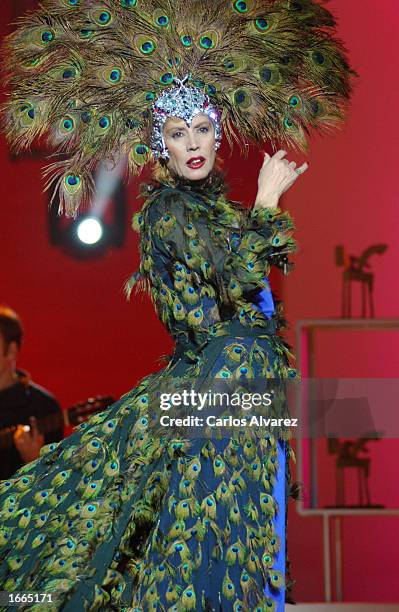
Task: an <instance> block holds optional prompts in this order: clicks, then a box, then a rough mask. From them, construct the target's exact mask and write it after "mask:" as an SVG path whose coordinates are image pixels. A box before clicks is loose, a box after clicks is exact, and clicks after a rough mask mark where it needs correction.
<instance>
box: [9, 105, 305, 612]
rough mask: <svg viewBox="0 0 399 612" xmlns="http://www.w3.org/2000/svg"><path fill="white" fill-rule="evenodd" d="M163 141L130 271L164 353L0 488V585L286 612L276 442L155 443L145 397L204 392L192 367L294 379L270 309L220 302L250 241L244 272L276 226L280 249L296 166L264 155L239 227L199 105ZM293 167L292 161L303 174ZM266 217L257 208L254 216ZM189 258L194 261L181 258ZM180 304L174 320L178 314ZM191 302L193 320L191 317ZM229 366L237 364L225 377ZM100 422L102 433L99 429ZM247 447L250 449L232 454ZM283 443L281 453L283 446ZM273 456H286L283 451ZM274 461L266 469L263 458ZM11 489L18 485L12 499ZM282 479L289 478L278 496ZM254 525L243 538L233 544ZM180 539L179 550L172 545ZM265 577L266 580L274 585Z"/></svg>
mask: <svg viewBox="0 0 399 612" xmlns="http://www.w3.org/2000/svg"><path fill="white" fill-rule="evenodd" d="M163 135H164V142H165V145H166V147H167V149H168V152H169V159H168V161H167V166H166V167H167V169H168V178H169V180H168V181H167V182H164V183H161V184H159V185H157V186H152V192H151V197H150V198H149V199H148V200H147V202H146V204H145V205H144V207H143V210H142V212H141V213H138V214H137V215H136V221H137V223H138V225H139V227H140V229H141V249H142V270H143V275H144V276H145V277H146V278H148V279H150V282H151V284H152V292H153V297H154V299H155V302H156V303H157V306H158V309H159V311H160V312H159V313H160V316H161V318H162V320H163V321H164V322H165V323H166V324H167V325H168V328H169V330H170V331H171V333H173V335H174V336H175V337H176V339H177V344H176V350H175V355H174V357H173V358H172V361H171V363H170V364H169V366H168V367H167V368H165V369H164V370H161V371H160V372H158V373H157V374H155V375H152V376H150V377H148V378H147V379H144V380H143V381H142V383H141V385H140V386H139V387H138V388H137V389H135V390H133V391H131V392H130V393H129V394H128V395H127V396H125V397H124V398H123V399H122V400H121V401H120V402H119V403H118V404H116V405H115V406H113V407H112V408H110V409H108V410H107V411H106V412H103V413H101V414H100V415H98V416H95V417H93V418H91V419H90V420H89V422H88V423H85V424H84V425H83V426H81V427H80V428H79V431H78V432H76V433H75V434H73V435H72V436H71V437H70V438H68V439H66V440H64V441H63V442H62V443H61V444H59V445H51V446H50V447H48V448H47V453H46V454H44V455H43V456H42V458H41V459H40V460H39V461H38V462H34V463H32V464H30V465H29V466H27V468H25V469H24V470H22V472H19V475H18V476H17V478H16V479H15V480H14V481H12V480H11V481H8V482H5V483H3V485H2V492H3V497H4V495H6V494H7V493H8V489H12V490H13V491H14V493H13V495H11V496H8V495H7V497H6V498H5V500H6V502H5V506H4V508H5V510H4V512H3V515H2V518H3V521H4V522H3V525H4V530H3V538H6V540H7V544H6V550H7V546H8V545H9V544H8V542H9V541H11V540H13V542H14V544H15V543H17V549H18V550H17V551H16V550H15V549H14V550H13V549H8V557H7V559H8V563H7V564H4V566H3V570H2V575H3V578H2V585H3V588H4V589H5V590H9V591H10V590H12V591H16V590H18V591H20V590H25V591H32V590H34V591H35V592H45V593H51V592H57V593H59V592H60V591H65V599H64V598H63V597H61V595H59V596H58V598H57V601H56V604H55V605H56V608H55V609H65V610H69V609H71V610H72V608H73V607H75V609H76V606H77V605H78V606H82V609H83V602H84V603H86V602H89V603H90V606H91V608H90V609H120V608H118V606H121V605H122V603H121V602H124V603H125V605H126V606H128V605H130V602H131V601H132V604H131V605H133V608H134V609H137V610H139V609H143V610H146V609H176V610H180V609H181V610H184V609H187V610H190V609H192V610H196V609H198V610H201V609H203V610H220V609H222V610H229V609H231V610H250V609H251V610H252V609H253V610H263V609H264V610H266V609H276V610H277V609H279V608H280V609H283V606H284V603H283V602H284V598H283V597H282V595H283V594H284V576H283V574H282V573H281V572H279V571H278V570H277V571H276V570H273V568H274V565H275V563H274V561H275V557H276V556H277V554H278V552H279V550H280V543H279V539H280V538H279V536H278V535H277V533H276V529H275V524H274V522H273V519H274V517H275V515H276V513H277V506H276V504H275V501H274V499H273V484H274V482H273V481H274V477H273V472H274V474H277V471H278V461H277V455H278V447H277V441H276V440H274V439H273V437H272V436H270V437H269V436H268V435H267V434H265V433H263V435H262V436H261V440H262V442H260V441H258V442H257V443H256V444H255V438H254V436H253V435H252V434H251V433H250V432H249V431H246V430H245V428H244V429H243V430H240V431H241V433H240V435H238V434H237V433H234V435H233V436H231V437H230V438H228V437H227V435H226V436H225V438H224V439H223V440H221V441H218V440H211V438H202V437H199V434H198V435H196V434H195V433H194V435H193V436H192V437H191V439H187V438H186V439H184V438H181V440H183V441H176V439H173V438H172V440H171V439H170V436H168V435H165V436H164V438H165V440H164V441H162V436H158V438H157V437H155V434H154V433H153V432H151V428H150V427H149V426H148V423H147V422H146V421H147V419H148V416H149V410H148V407H147V398H148V397H150V396H151V393H152V391H154V392H155V391H157V390H158V389H159V387H160V384H161V380H162V379H165V380H166V383H167V384H168V385H170V384H171V378H172V379H176V380H179V381H181V380H182V379H187V381H188V382H189V383H190V385H192V387H195V388H197V389H198V390H199V391H200V390H201V389H202V390H204V389H205V390H206V391H207V390H208V388H209V378H208V381H207V383H206V384H207V386H205V387H204V383H202V384H198V381H199V380H202V379H203V378H204V369H206V370H208V371H210V378H211V379H212V378H219V377H221V376H222V377H228V376H229V375H231V376H233V375H234V376H235V378H236V379H238V380H239V379H241V381H242V379H246V378H248V377H250V376H251V377H252V378H253V377H255V376H259V377H260V376H267V377H282V376H283V377H287V376H292V374H293V373H294V371H293V370H292V369H290V367H289V363H288V359H287V357H288V356H289V352H288V349H287V347H286V345H285V344H284V343H283V341H282V340H281V339H280V338H279V337H278V336H277V335H275V330H276V319H275V318H271V319H267V318H266V317H265V316H264V315H263V314H262V312H261V311H257V312H256V317H257V321H256V322H257V324H256V325H255V326H253V321H251V315H252V314H253V313H252V312H251V308H249V309H248V310H247V312H246V313H245V315H242V314H240V312H239V307H243V306H244V308H245V307H248V306H250V307H252V305H251V304H250V303H249V302H247V301H246V299H245V297H244V298H243V296H242V295H239V293H236V294H234V292H233V294H232V297H231V298H230V299H228V300H227V301H226V300H224V303H223V302H222V297H223V293H224V292H223V293H222V291H221V290H220V289H219V287H220V285H222V286H223V288H224V289H225V290H226V291H227V292H228V291H229V288H230V292H231V286H232V280H233V279H235V281H236V285H237V286H238V284H239V279H240V280H241V284H242V289H243V291H244V292H248V291H253V290H254V289H257V288H258V285H259V283H260V281H261V277H260V276H259V272H254V273H252V275H251V274H250V273H248V272H246V271H245V270H244V276H243V275H242V270H241V269H240V268H242V265H243V263H242V262H243V257H245V253H246V252H248V246H246V247H245V248H244V247H243V246H242V245H243V244H246V241H248V239H250V240H253V239H254V240H256V242H257V253H256V258H255V259H254V260H253V261H254V263H255V267H256V264H257V261H256V259H257V258H258V257H259V258H260V259H261V258H262V257H268V256H270V255H271V252H272V250H273V247H272V243H271V242H272V241H271V239H272V237H276V235H279V236H280V238H281V242H280V246H279V249H281V248H282V247H284V244H285V243H287V244H289V245H290V248H291V247H292V246H293V245H292V241H291V238H290V236H291V232H290V231H289V230H290V229H291V228H292V223H291V221H290V218H289V215H288V214H287V213H282V212H281V211H280V210H279V209H278V208H277V207H276V205H277V203H278V199H279V197H280V195H281V193H283V191H285V190H286V189H287V188H288V187H289V186H290V185H292V184H293V182H294V181H295V180H296V179H297V178H298V176H299V173H298V170H299V169H298V170H297V171H296V172H295V164H294V163H291V164H290V163H288V161H286V160H284V152H282V151H279V152H278V153H276V154H275V155H274V156H273V157H272V158H268V156H266V155H265V161H264V164H263V167H262V169H261V172H260V176H259V190H258V196H257V199H256V205H255V208H254V213H253V214H254V220H253V221H251V222H250V223H248V221H246V222H244V223H243V217H244V214H243V211H241V210H239V209H237V208H235V207H234V205H232V204H231V203H229V202H228V201H226V200H225V198H224V194H223V191H224V187H223V183H222V179H221V176H220V175H219V174H218V173H217V172H215V171H214V164H215V157H216V147H215V145H216V143H215V128H214V124H213V122H212V120H211V119H210V118H209V117H208V115H206V114H203V113H199V114H197V115H196V116H195V117H194V118H193V121H192V123H191V125H190V126H188V125H187V124H186V123H185V122H184V121H183V120H182V119H177V118H168V119H167V121H166V123H165V127H164V131H163ZM196 160H198V163H197V161H196ZM306 168H307V164H304V165H303V166H302V167H301V171H305V170H306ZM168 183H169V184H168ZM172 183H173V184H174V186H173V187H172V186H171V185H172ZM263 211H264V212H266V213H267V214H269V215H270V216H269V217H267V218H266V220H265V221H263V223H262V221H261V218H259V214H261V215H262V214H264V213H263ZM167 217H169V218H167ZM166 218H167V219H166ZM165 219H166V221H165ZM172 219H174V220H175V221H174V223H171V220H172ZM251 223H252V224H253V225H254V226H255V224H256V227H257V229H256V230H254V229H251ZM276 224H277V225H276ZM279 224H280V225H279ZM281 224H283V225H281ZM165 225H166V227H165ZM218 226H219V228H223V233H222V240H220V239H219V238H218V237H217V235H218V232H216V235H215V230H217V229H218ZM246 227H248V229H246ZM277 228H278V229H277ZM276 229H277V232H276ZM233 234H239V239H238V243H239V244H237V246H235V247H234V246H233V247H229V248H227V247H226V246H225V244H226V243H231V241H232V240H234V238H233ZM255 234H256V235H255ZM193 241H194V243H195V244H193ZM236 241H237V238H236ZM197 243H198V244H197ZM186 248H187V250H186ZM190 254H192V255H193V258H195V259H196V261H197V263H196V264H192V263H191V264H190V266H188V265H187V264H186V262H187V259H188V260H190V257H189V258H188V257H187V256H188V255H190ZM228 258H229V259H231V258H233V261H232V263H231V267H230V266H226V259H228ZM149 260H151V261H152V265H151V268H148V265H147V262H148V261H149ZM205 262H206V263H208V264H209V266H208V267H204V263H205ZM261 268H262V270H264V265H262V267H261ZM232 270H234V273H232ZM183 275H184V277H185V279H184V281H183V279H182V278H181V277H182V276H183ZM194 275H195V280H194ZM190 277H191V278H190ZM218 283H219V284H218ZM190 289H192V290H193V291H192V293H190ZM236 290H237V288H236ZM163 293H164V295H163V297H162V298H161V295H162V294H163ZM159 298H161V299H159ZM178 305H181V311H184V312H185V315H183V316H181V315H179V316H178V318H176V317H175V316H174V315H173V311H174V310H176V307H177V306H178ZM222 307H223V308H222ZM222 310H223V314H222ZM199 312H200V313H201V319H202V321H201V324H197V323H196V317H195V315H196V314H197V313H199ZM188 321H194V322H195V326H192V325H191V326H190V325H188V324H187V323H188ZM236 336H238V338H236ZM240 369H241V370H242V371H243V373H242V374H241V373H240V375H239V376H237V372H239V370H240ZM245 369H247V370H248V371H247V372H245ZM249 371H251V375H250V374H249ZM196 379H197V380H196ZM150 412H151V411H150ZM152 412H155V413H156V409H155V410H154V408H153V410H152ZM154 418H156V415H155V417H154ZM140 423H141V426H140ZM107 430H109V434H110V435H109V436H106V437H105V435H104V433H105V432H107ZM144 432H148V433H144ZM107 433H108V432H107ZM164 433H165V434H167V432H164ZM232 443H234V445H235V446H234V447H233V444H232ZM245 444H251V447H250V448H248V449H247V451H246V452H245V453H244V450H243V447H244V445H245ZM175 447H176V448H175ZM282 448H283V447H282ZM284 452H286V453H287V455H288V457H289V455H290V450H289V447H288V444H287V447H286V450H285V451H284ZM280 456H281V457H282V458H283V460H284V459H285V458H284V457H283V453H282V449H280ZM271 460H275V466H273V471H272V470H270V468H269V467H268V465H267V463H268V462H269V463H270V461H271ZM257 461H258V462H259V463H260V464H262V465H261V467H259V469H257V470H256V475H255V476H251V478H248V477H247V476H246V473H247V470H248V469H251V466H254V465H255V464H256V462H257ZM218 462H219V463H220V465H218ZM196 466H197V468H198V471H199V473H200V474H199V476H198V477H195V472H193V470H194V468H195V467H196ZM283 467H284V464H283ZM148 468H150V471H149V472H148ZM149 473H150V475H147V474H149ZM288 475H289V471H288V470H287V477H288ZM280 478H281V476H280ZM236 480H237V481H238V482H237V483H235V481H236ZM262 483H263V484H262ZM21 487H22V495H21V494H19V495H18V494H16V493H15V490H16V489H17V490H19V489H20V488H21ZM92 487H94V488H93V489H92ZM143 487H145V490H144V491H143ZM289 487H290V482H289V480H288V481H287V495H288V493H289ZM77 493H78V496H77ZM19 497H21V501H20V503H19ZM22 500H23V501H22ZM47 500H48V501H47ZM208 503H211V504H214V505H215V507H216V509H215V510H212V506H210V507H209V508H208V506H207V504H208ZM249 505H250V507H249ZM22 506H23V508H24V510H23V511H22V512H21V510H22ZM25 514H26V516H25ZM5 516H7V518H6V519H5ZM283 520H284V522H285V516H284V517H283ZM50 525H51V527H50ZM262 529H265V530H266V531H265V532H264V533H261V531H262ZM252 531H254V533H255V535H254V536H253V538H252V543H251V544H250V545H245V542H248V538H250V537H251V535H250V534H251V532H252ZM8 533H9V538H7V535H8ZM183 533H184V537H182V534H183ZM16 534H17V537H16ZM41 539H43V542H42V541H41ZM46 542H47V543H46ZM19 543H20V544H19ZM3 544H4V540H3ZM94 546H95V548H96V550H93V547H94ZM180 546H181V547H183V549H182V551H180V550H176V549H178V548H179V547H180ZM32 547H33V548H35V549H36V550H35V552H34V554H32ZM69 547H70V549H69ZM235 548H238V549H239V550H237V551H235ZM69 550H70V551H69ZM66 553H67V554H66ZM265 555H266V557H267V560H266V561H265V559H263V560H262V556H263V557H265ZM232 556H233V557H234V563H233V559H232V558H231V557H232ZM60 564H61V565H60ZM160 567H161V568H162V570H161V569H160ZM280 567H282V568H283V567H284V560H282V563H281V561H280ZM93 571H94V574H93V575H91V574H92V572H93ZM32 572H34V574H31V573H32ZM147 572H148V575H149V577H148V578H147V577H146V576H147ZM30 575H31V576H32V578H33V582H29V577H30ZM85 577H87V578H85ZM89 577H90V578H89ZM21 578H22V579H23V580H22V582H21ZM273 578H277V579H278V584H276V585H275V586H274V585H273V582H272V580H273ZM276 582H277V580H276ZM267 584H269V595H268V596H266V595H265V593H264V589H265V587H266V585H267ZM22 585H24V586H23V587H22ZM28 585H29V586H28ZM94 585H95V586H94ZM270 587H272V588H273V590H272V592H271V593H270ZM76 588H77V590H76ZM279 592H280V595H279V596H278V593H279ZM191 593H192V595H191V598H190V594H191ZM70 597H72V599H70V600H69V603H68V598H70ZM276 598H277V599H276ZM191 600H193V601H194V603H192V601H191ZM278 600H279V601H280V604H279V607H277V605H276V601H278ZM61 602H62V604H61ZM152 604H154V608H152V607H151V606H152ZM60 605H62V606H63V607H62V608H60V607H59V606H60ZM175 605H176V606H177V607H176V608H175V607H174V606H175ZM156 606H158V608H157V607H156ZM161 606H164V608H162V607H161ZM179 606H180V607H179Z"/></svg>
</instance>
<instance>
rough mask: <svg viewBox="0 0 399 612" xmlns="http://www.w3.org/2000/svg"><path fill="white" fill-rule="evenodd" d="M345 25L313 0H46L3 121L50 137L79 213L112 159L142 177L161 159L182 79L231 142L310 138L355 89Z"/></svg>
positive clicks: (31, 19)
mask: <svg viewBox="0 0 399 612" xmlns="http://www.w3.org/2000/svg"><path fill="white" fill-rule="evenodd" d="M334 25H335V22H334V18H333V17H332V15H331V14H330V12H329V11H328V10H327V9H326V8H325V7H324V6H323V5H322V4H320V3H317V2H314V1H313V0H44V1H43V2H42V4H41V5H40V8H39V10H37V11H36V12H33V13H30V14H27V15H25V16H23V17H22V18H20V19H19V21H18V24H17V29H16V30H15V31H14V32H13V33H12V34H11V35H10V36H9V37H8V38H7V39H6V43H5V45H6V58H7V59H6V63H5V67H6V80H7V82H8V84H9V88H10V93H9V99H8V101H7V102H6V103H5V104H4V106H3V109H2V115H3V128H4V130H5V132H6V135H7V137H8V140H9V141H10V143H11V144H12V145H13V147H14V148H15V149H16V150H19V149H21V148H23V147H29V146H30V145H31V144H32V142H33V141H34V140H35V139H36V138H39V137H44V136H45V137H47V142H48V145H49V147H50V148H51V150H53V151H54V154H55V156H57V157H56V161H53V163H51V164H50V166H48V168H47V169H46V174H47V177H48V181H49V184H53V183H55V185H56V186H57V187H58V189H59V194H60V208H61V210H62V209H64V210H65V211H66V213H67V214H68V215H74V214H75V213H76V210H77V209H78V207H79V204H80V203H81V202H82V200H85V199H87V198H88V197H89V195H90V192H91V191H92V189H93V172H94V171H95V168H96V166H97V164H98V163H99V162H100V161H104V160H111V162H112V161H116V160H117V159H118V158H119V157H120V155H121V154H122V155H125V154H126V155H127V157H128V160H129V170H130V173H131V174H133V175H134V174H136V173H137V172H139V170H140V168H141V167H142V166H143V165H144V164H145V163H147V162H148V161H150V160H151V158H153V157H154V155H153V152H152V150H151V146H152V144H151V143H152V142H153V127H154V126H153V123H154V121H153V110H154V104H155V103H156V101H157V100H158V99H159V98H160V97H161V96H162V94H163V93H164V92H166V91H167V90H171V89H172V88H173V87H176V82H182V81H184V82H185V83H186V86H187V87H194V88H197V89H198V90H200V91H201V92H202V93H203V94H204V95H205V96H206V98H207V99H209V100H210V103H211V104H212V106H213V107H214V108H216V109H218V112H219V113H220V121H221V125H222V127H223V131H224V133H225V134H226V137H227V138H228V140H229V142H230V143H231V142H232V141H233V140H237V141H239V142H241V143H242V142H246V141H247V140H252V141H254V140H255V141H258V142H263V141H267V140H269V141H272V142H273V143H278V144H279V145H283V146H287V147H296V148H300V149H304V148H305V146H306V138H307V135H308V133H309V131H310V130H311V129H312V128H314V129H316V130H322V131H325V130H329V129H331V128H332V127H334V126H336V125H337V124H339V123H340V122H341V121H342V119H343V118H344V114H345V106H346V102H347V100H348V98H349V95H350V81H351V76H352V75H353V74H354V73H353V71H352V70H351V69H350V67H349V65H348V62H347V60H346V57H345V50H344V48H343V46H342V44H341V43H340V42H339V41H338V40H337V39H336V38H335V34H334V32H335V30H334ZM152 148H154V147H152Z"/></svg>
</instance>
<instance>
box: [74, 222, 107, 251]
mask: <svg viewBox="0 0 399 612" xmlns="http://www.w3.org/2000/svg"><path fill="white" fill-rule="evenodd" d="M76 233H77V235H78V238H79V240H80V241H81V242H83V243H84V244H87V245H94V244H97V243H98V242H99V241H100V240H101V238H102V237H103V233H104V230H103V224H102V223H101V221H100V219H97V218H96V217H86V218H85V219H82V221H79V222H78V224H77V228H76Z"/></svg>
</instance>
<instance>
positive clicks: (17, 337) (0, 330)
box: [0, 304, 24, 348]
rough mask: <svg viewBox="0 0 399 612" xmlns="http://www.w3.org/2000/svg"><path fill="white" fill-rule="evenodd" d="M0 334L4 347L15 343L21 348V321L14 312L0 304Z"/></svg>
mask: <svg viewBox="0 0 399 612" xmlns="http://www.w3.org/2000/svg"><path fill="white" fill-rule="evenodd" d="M0 334H1V335H2V336H3V340H4V343H5V345H6V347H8V346H9V345H10V344H11V342H15V343H16V344H17V346H18V348H21V344H22V338H23V335H24V330H23V327H22V323H21V320H20V318H19V316H18V315H17V313H16V312H15V311H14V310H12V309H11V308H9V307H8V306H5V305H4V304H0Z"/></svg>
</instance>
